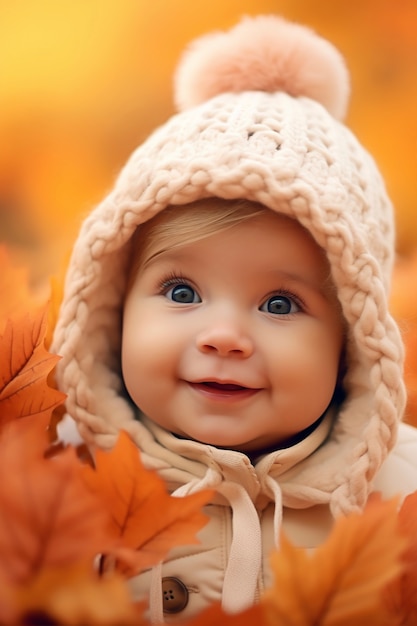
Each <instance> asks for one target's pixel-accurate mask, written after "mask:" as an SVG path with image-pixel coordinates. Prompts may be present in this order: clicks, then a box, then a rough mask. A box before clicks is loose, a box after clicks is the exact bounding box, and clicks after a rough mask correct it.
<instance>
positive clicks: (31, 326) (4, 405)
mask: <svg viewBox="0 0 417 626" xmlns="http://www.w3.org/2000/svg"><path fill="white" fill-rule="evenodd" d="M46 320H47V307H42V308H41V309H39V310H38V311H37V312H36V313H34V314H28V315H26V316H24V317H20V318H17V319H15V320H13V321H12V320H8V321H7V323H6V328H5V331H4V333H3V335H2V336H1V337H0V354H1V355H2V358H1V361H0V425H4V424H6V423H7V422H9V421H11V420H14V419H17V418H21V417H27V416H32V417H38V418H41V417H42V416H43V417H44V418H45V417H49V416H50V414H51V412H52V410H53V409H54V408H55V407H56V406H58V405H59V404H60V403H61V402H63V400H64V398H65V395H64V394H63V393H61V392H60V391H57V390H56V389H53V388H52V387H50V386H49V384H48V380H47V378H48V375H49V373H50V372H51V370H52V369H53V367H54V366H55V364H56V362H57V361H58V360H59V357H58V356H56V355H52V354H50V353H49V352H47V351H46V349H45V346H44V336H45V332H46Z"/></svg>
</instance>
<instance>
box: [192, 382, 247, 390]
mask: <svg viewBox="0 0 417 626" xmlns="http://www.w3.org/2000/svg"><path fill="white" fill-rule="evenodd" d="M198 384H200V385H203V386H204V387H207V388H208V389H213V390H216V391H227V392H232V391H243V390H246V389H248V387H243V386H242V385H235V384H233V383H216V382H210V381H208V382H203V383H198Z"/></svg>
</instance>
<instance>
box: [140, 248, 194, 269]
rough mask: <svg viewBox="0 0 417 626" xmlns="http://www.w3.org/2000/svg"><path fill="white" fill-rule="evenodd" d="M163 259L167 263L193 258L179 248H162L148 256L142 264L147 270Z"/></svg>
mask: <svg viewBox="0 0 417 626" xmlns="http://www.w3.org/2000/svg"><path fill="white" fill-rule="evenodd" d="M161 257H164V258H163V260H164V262H165V261H170V260H172V261H179V260H186V259H187V257H188V258H191V257H192V255H191V254H187V252H186V250H181V249H180V248H179V247H178V248H160V249H158V250H156V252H154V253H153V254H151V255H150V256H148V257H147V258H146V259H145V260H144V261H143V263H142V267H143V269H146V268H147V267H148V266H149V265H152V264H153V263H155V262H156V261H158V260H159V259H160V258H161Z"/></svg>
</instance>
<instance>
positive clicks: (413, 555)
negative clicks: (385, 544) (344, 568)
mask: <svg viewBox="0 0 417 626" xmlns="http://www.w3.org/2000/svg"><path fill="white" fill-rule="evenodd" d="M398 528H399V531H400V533H402V534H403V536H404V537H406V539H407V547H406V549H405V551H404V552H403V555H402V560H403V570H402V572H401V575H400V576H399V577H398V578H397V579H396V580H395V581H394V582H392V583H390V584H389V585H388V586H387V587H386V589H384V592H383V599H384V602H385V604H386V606H387V608H388V610H389V611H390V613H391V615H392V622H391V624H393V625H394V624H399V625H401V626H415V624H417V492H414V493H412V494H410V495H409V496H407V497H406V498H405V500H404V503H403V505H402V507H401V510H400V512H399V515H398Z"/></svg>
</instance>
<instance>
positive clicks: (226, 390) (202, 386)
mask: <svg viewBox="0 0 417 626" xmlns="http://www.w3.org/2000/svg"><path fill="white" fill-rule="evenodd" d="M190 385H191V387H192V388H193V389H194V390H195V391H197V392H198V393H200V394H202V395H204V396H205V397H207V398H211V399H213V400H216V399H217V400H227V399H228V400H233V399H234V400H241V399H243V398H248V397H250V396H253V395H254V394H256V393H257V392H258V391H259V389H254V388H251V387H245V386H244V385H239V384H238V383H222V382H218V381H214V380H207V381H201V382H196V383H190Z"/></svg>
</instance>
